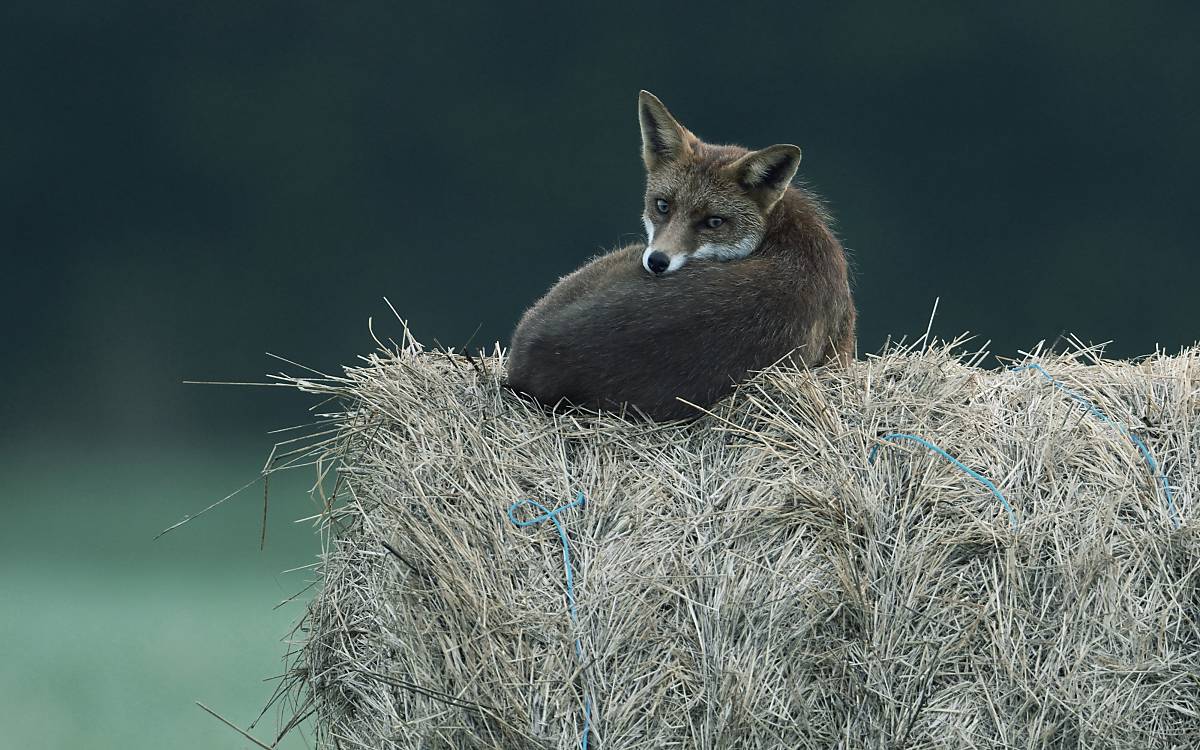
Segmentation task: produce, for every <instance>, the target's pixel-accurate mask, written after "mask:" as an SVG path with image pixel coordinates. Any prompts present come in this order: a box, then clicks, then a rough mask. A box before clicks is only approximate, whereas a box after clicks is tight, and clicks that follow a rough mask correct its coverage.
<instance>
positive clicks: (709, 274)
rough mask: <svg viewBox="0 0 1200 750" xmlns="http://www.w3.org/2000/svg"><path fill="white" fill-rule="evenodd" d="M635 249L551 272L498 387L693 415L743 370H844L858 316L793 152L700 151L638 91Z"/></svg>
mask: <svg viewBox="0 0 1200 750" xmlns="http://www.w3.org/2000/svg"><path fill="white" fill-rule="evenodd" d="M638 121H639V126H640V129H641V136H642V163H643V165H644V166H645V170H646V183H645V196H644V206H643V213H642V223H643V227H644V229H645V232H646V241H645V242H637V243H634V244H630V245H626V246H625V247H622V248H619V249H617V250H614V251H612V252H610V253H607V254H605V255H601V256H599V257H596V258H594V259H592V260H591V261H590V262H588V263H586V264H585V265H583V266H582V267H581V268H579V269H577V270H575V271H574V272H572V273H570V274H568V275H566V276H564V277H562V278H561V279H559V281H558V282H557V283H556V284H554V286H553V287H551V289H550V290H549V291H548V292H546V294H545V295H544V296H542V297H541V298H540V299H538V300H537V301H536V302H535V303H534V304H533V305H532V306H531V307H530V308H529V309H528V310H527V311H526V312H525V313H524V314H523V315H522V316H521V319H520V321H519V322H518V323H517V326H516V328H515V330H514V331H513V334H512V336H511V339H510V347H509V351H508V362H507V377H506V381H505V384H506V385H507V387H508V388H510V389H512V390H514V391H516V392H517V393H520V394H524V395H525V396H527V397H532V398H533V399H535V400H537V401H538V402H540V403H541V404H543V405H546V406H556V405H559V404H562V403H567V404H571V405H574V406H580V407H584V408H586V409H591V410H608V411H621V412H626V411H627V410H628V409H629V408H630V407H632V409H633V411H634V412H640V413H641V414H643V415H644V416H646V417H648V418H650V419H651V420H654V421H670V420H677V419H689V418H695V417H699V416H702V414H703V412H704V410H708V409H711V407H713V406H714V405H715V404H716V403H717V402H718V401H720V400H721V399H722V398H724V397H725V396H727V395H728V394H729V393H730V392H731V391H732V390H733V389H734V388H735V387H736V386H737V385H739V384H740V383H743V382H744V381H745V380H746V379H748V378H749V377H750V376H751V375H752V374H753V373H754V372H756V371H758V370H762V369H764V368H766V367H768V366H770V365H772V364H776V363H780V362H785V361H786V362H790V363H791V364H794V365H796V366H799V367H812V366H820V365H836V364H844V363H848V362H849V361H850V360H852V359H853V357H854V353H855V341H856V339H855V324H856V311H855V306H854V300H853V296H852V292H851V289H850V280H849V270H848V263H847V259H846V253H845V251H844V250H843V248H842V245H841V243H840V242H839V240H838V239H837V237H836V236H835V234H834V232H833V231H832V229H831V223H832V220H831V218H830V216H829V214H828V212H827V211H826V209H825V207H824V204H823V203H822V202H821V201H820V200H819V199H818V198H817V197H816V196H815V195H813V194H812V193H810V192H808V191H807V190H806V189H804V188H801V187H798V186H797V185H794V184H793V179H794V178H795V176H796V172H797V170H798V168H799V166H800V149H799V148H798V147H797V146H794V145H792V144H777V145H774V146H768V147H767V148H763V149H760V150H749V149H747V148H743V147H741V146H736V145H715V144H709V143H705V142H703V141H701V140H700V139H699V138H698V137H696V135H695V134H693V133H692V132H691V131H690V130H688V129H687V128H685V127H684V126H683V125H681V124H680V123H679V121H678V120H676V119H675V117H673V116H672V115H671V113H670V112H669V111H668V110H667V108H666V106H665V105H664V104H663V103H662V101H660V100H659V99H658V97H656V96H654V95H653V94H651V93H650V92H648V91H641V92H640V93H639V95H638Z"/></svg>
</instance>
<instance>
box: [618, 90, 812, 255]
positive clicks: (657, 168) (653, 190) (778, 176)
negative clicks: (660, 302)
mask: <svg viewBox="0 0 1200 750" xmlns="http://www.w3.org/2000/svg"><path fill="white" fill-rule="evenodd" d="M638 120H639V121H640V122H641V126H642V161H643V162H644V163H645V165H646V204H645V210H644V212H643V214H642V221H643V222H644V223H645V225H646V251H645V252H644V253H643V254H642V266H643V267H644V268H645V269H646V270H647V271H649V272H650V273H653V274H655V275H662V274H667V273H671V272H672V271H676V270H678V269H679V268H680V267H682V266H683V265H684V264H685V263H687V262H688V261H689V260H699V259H702V258H712V259H716V260H722V261H724V260H735V259H738V258H744V257H746V256H747V255H749V254H750V253H752V252H754V250H755V249H756V248H758V245H759V243H760V242H761V241H762V238H763V234H764V232H765V231H766V225H767V216H768V215H769V214H770V213H771V209H772V208H774V207H775V204H776V203H778V202H779V199H780V198H782V197H783V194H784V191H786V190H787V188H788V185H789V184H791V181H792V178H793V177H794V176H795V175H796V169H797V168H798V167H799V166H800V149H799V148H797V147H796V146H792V145H790V144H781V145H776V146H769V147H767V148H764V149H762V150H760V151H747V150H746V149H744V148H740V147H737V146H714V145H710V144H707V143H703V142H701V141H700V139H699V138H697V137H696V136H695V135H693V134H692V133H691V131H689V130H688V129H687V128H685V127H683V126H682V125H680V124H679V122H678V121H676V120H675V118H674V117H672V116H671V113H670V112H668V111H667V108H666V107H665V106H664V105H663V103H662V102H661V101H659V100H658V97H656V96H654V94H651V93H650V92H649V91H643V92H641V94H640V95H639V97H638Z"/></svg>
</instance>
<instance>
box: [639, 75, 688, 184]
mask: <svg viewBox="0 0 1200 750" xmlns="http://www.w3.org/2000/svg"><path fill="white" fill-rule="evenodd" d="M638 122H639V124H640V125H641V126H642V162H643V163H644V164H645V165H646V169H655V168H656V167H659V166H661V165H663V164H666V163H668V162H673V161H679V160H680V159H682V158H684V157H685V156H686V155H687V154H688V153H689V152H690V150H691V143H690V140H689V139H695V136H693V135H692V134H691V133H689V132H688V130H687V128H685V127H683V126H682V125H680V124H679V122H678V121H677V120H676V119H675V118H674V117H672V116H671V113H670V112H668V111H667V107H666V105H665V104H663V103H662V102H661V101H659V99H658V97H657V96H655V95H654V94H651V93H650V92H649V91H644V90H643V91H642V92H641V93H639V94H638Z"/></svg>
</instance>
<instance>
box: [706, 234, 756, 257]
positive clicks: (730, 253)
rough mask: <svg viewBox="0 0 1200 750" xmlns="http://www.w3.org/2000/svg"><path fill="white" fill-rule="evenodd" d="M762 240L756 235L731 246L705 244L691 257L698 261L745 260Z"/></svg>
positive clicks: (744, 238)
mask: <svg viewBox="0 0 1200 750" xmlns="http://www.w3.org/2000/svg"><path fill="white" fill-rule="evenodd" d="M761 240H762V238H761V237H759V236H758V235H754V234H752V235H749V236H748V237H743V238H742V239H741V240H739V241H737V242H735V243H733V244H732V245H716V244H713V243H705V244H703V245H701V246H700V247H699V248H698V249H697V250H696V252H694V253H692V257H693V258H695V259H697V260H700V259H703V258H714V259H716V260H737V259H738V258H745V257H746V256H747V255H749V254H750V253H752V252H754V250H755V248H757V247H758V243H759V242H760V241H761Z"/></svg>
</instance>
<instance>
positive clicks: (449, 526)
mask: <svg viewBox="0 0 1200 750" xmlns="http://www.w3.org/2000/svg"><path fill="white" fill-rule="evenodd" d="M952 352H953V347H952V345H944V346H939V347H933V346H930V347H927V348H926V349H924V350H921V351H915V350H895V351H891V352H889V353H887V354H885V355H882V356H878V357H871V358H869V359H867V360H865V361H859V362H856V363H854V364H853V365H852V366H850V367H848V368H846V369H841V370H835V369H829V370H820V371H812V372H808V371H795V370H782V369H775V370H768V371H766V372H764V373H762V374H761V375H759V376H757V377H756V378H755V379H754V380H752V381H751V382H750V383H748V384H747V385H745V386H743V387H742V388H740V389H739V390H738V391H737V392H736V393H735V395H734V396H733V397H732V398H730V399H728V400H727V401H725V402H722V403H721V404H719V405H718V406H717V407H715V408H714V410H713V411H712V412H711V413H710V414H709V415H707V416H705V417H703V418H702V419H700V420H698V421H696V422H694V423H691V424H671V425H659V424H652V423H649V422H645V421H638V420H627V419H623V418H621V417H619V416H615V415H601V416H596V415H591V414H585V413H579V412H574V413H560V414H556V415H551V414H548V413H546V412H544V411H543V410H541V409H539V408H537V407H536V406H533V405H531V404H528V403H526V402H524V401H522V400H521V399H518V398H515V397H514V396H512V395H511V394H510V393H508V392H506V391H505V390H504V389H503V388H502V387H501V384H500V383H501V374H502V372H503V356H502V354H496V355H493V356H491V357H482V358H479V357H476V358H468V357H463V356H459V355H456V354H451V353H446V352H426V351H423V350H422V349H421V348H420V347H419V346H418V345H416V344H415V343H413V342H411V341H406V345H405V346H404V347H401V348H398V349H397V350H395V351H391V352H380V353H378V354H375V355H373V356H370V357H368V358H367V359H366V361H365V364H364V366H361V367H357V368H353V369H348V370H346V372H345V374H344V375H343V376H339V377H335V378H325V379H311V378H298V379H293V380H292V382H293V384H294V385H296V386H297V387H300V388H303V389H305V390H307V391H310V392H314V393H318V394H324V395H329V396H336V397H338V398H339V399H340V403H341V404H342V407H340V408H342V411H339V412H337V413H336V414H332V415H329V416H330V418H332V419H333V420H335V422H336V425H335V427H336V432H335V433H334V437H332V438H330V439H327V440H324V441H322V442H319V443H318V444H316V445H315V446H314V447H313V448H312V449H311V450H312V453H311V454H309V455H315V456H317V457H318V458H319V462H318V463H319V467H320V470H321V472H322V475H323V476H324V475H326V474H328V473H329V471H330V470H331V469H336V472H337V477H338V479H337V482H336V491H335V492H334V494H333V495H332V496H330V497H329V498H327V499H326V503H327V505H326V513H325V529H326V532H327V544H326V547H325V552H324V555H323V557H322V559H321V563H320V567H319V580H318V586H319V588H318V591H317V593H316V595H315V596H314V598H313V600H312V602H311V604H310V606H309V609H308V612H307V615H306V617H305V619H304V622H303V623H302V625H301V631H302V632H303V637H304V640H303V642H302V643H301V644H300V646H299V648H298V649H297V651H296V652H295V655H294V663H293V664H292V675H293V678H294V679H295V680H296V689H297V690H298V691H299V693H300V698H301V700H302V706H303V708H302V711H304V712H308V711H310V710H313V711H315V715H316V728H317V738H318V742H319V744H320V745H321V746H323V747H331V748H334V747H336V748H359V747H363V748H569V747H579V746H580V745H581V741H582V740H583V732H584V724H585V717H584V712H585V710H586V711H587V713H588V716H587V723H588V725H589V726H588V735H587V741H588V743H589V744H588V747H591V748H603V749H604V750H608V749H610V748H611V749H614V750H615V749H616V748H671V747H677V748H752V749H757V748H781V747H788V748H829V747H853V748H860V747H861V748H876V747H880V748H882V747H896V748H899V747H905V748H943V747H944V748H994V747H1020V748H1025V747H1064V748H1065V747H1104V748H1149V747H1162V748H1168V747H1192V746H1194V743H1196V742H1198V741H1200V740H1198V739H1197V738H1200V570H1198V569H1200V540H1198V538H1197V534H1196V532H1195V524H1194V522H1192V521H1190V519H1191V514H1192V513H1193V512H1194V510H1195V501H1194V498H1195V497H1196V491H1197V481H1198V477H1200V472H1198V471H1197V469H1196V465H1197V456H1198V454H1200V395H1198V394H1200V351H1197V350H1190V351H1187V352H1184V353H1183V354H1181V355H1180V356H1176V357H1169V356H1154V357H1150V358H1147V359H1145V360H1143V361H1140V362H1137V363H1129V362H1113V361H1104V360H1100V359H1097V358H1096V357H1095V356H1093V355H1094V353H1093V352H1087V351H1084V352H1080V353H1076V354H1075V355H1073V356H1069V357H1068V356H1059V355H1047V356H1044V357H1040V358H1038V359H1037V360H1036V361H1037V362H1039V363H1040V364H1041V366H1042V367H1044V368H1045V371H1046V373H1049V374H1050V375H1052V376H1053V377H1054V378H1055V379H1056V380H1057V381H1058V386H1061V387H1056V385H1055V384H1054V383H1052V382H1050V381H1049V380H1048V379H1047V378H1045V377H1042V375H1041V373H1039V372H1035V371H1028V370H1024V371H1009V370H988V369H981V368H979V367H977V366H975V365H976V364H977V360H978V359H979V358H974V359H971V358H968V359H963V358H960V357H959V356H956V355H955V354H954V353H952ZM980 358H981V357H980ZM1031 361H1032V360H1031ZM1063 388H1069V389H1071V392H1068V391H1065V390H1063ZM1072 393H1073V394H1074V395H1072ZM1075 396H1078V398H1076V397H1075ZM1081 399H1086V400H1087V402H1088V403H1090V404H1091V405H1093V406H1094V408H1095V410H1096V411H1092V410H1090V409H1089V408H1087V406H1085V405H1084V404H1083V403H1081ZM1100 415H1104V416H1107V417H1108V418H1110V419H1111V420H1112V421H1111V422H1110V421H1106V420H1105V419H1104V418H1101V416H1100ZM326 429H328V427H327V428H326ZM1125 430H1128V431H1129V433H1126V432H1125ZM892 433H906V434H911V435H915V436H920V437H922V438H923V439H925V440H927V441H929V442H930V443H931V444H934V445H936V446H938V447H939V448H941V449H942V450H944V451H945V452H946V453H947V454H948V455H950V456H952V457H954V458H955V459H957V460H958V461H961V462H962V464H963V465H965V466H967V467H970V468H971V469H972V470H974V471H976V472H978V473H979V474H980V475H981V476H984V477H986V478H988V479H990V480H991V481H992V482H994V483H995V485H996V487H997V489H998V490H999V491H1000V492H1002V493H1003V496H1004V498H1005V500H1006V501H1007V502H1008V503H1009V504H1010V505H1011V508H1012V510H1013V514H1014V517H1015V520H1016V521H1017V523H1018V525H1017V526H1016V527H1015V528H1014V526H1013V524H1012V522H1011V521H1010V517H1009V515H1008V514H1007V513H1006V511H1005V509H1004V507H1003V506H1002V505H1001V503H1000V502H999V500H998V499H997V497H996V496H994V495H993V494H992V493H991V492H989V491H988V490H987V488H985V487H984V486H982V485H981V484H980V483H979V482H978V481H976V480H975V479H973V478H972V477H971V476H969V475H967V474H966V473H964V472H963V471H962V469H960V468H959V467H958V466H956V465H955V464H954V463H952V462H950V461H948V460H946V459H945V458H943V457H942V456H940V455H938V454H937V453H935V452H933V451H931V450H928V449H927V448H925V447H924V446H922V445H921V444H918V443H915V442H912V441H897V442H893V441H892V440H890V439H881V438H883V437H884V436H887V435H890V434H892ZM1129 434H1132V435H1134V436H1136V437H1138V438H1139V439H1141V440H1142V441H1144V445H1145V446H1146V448H1147V450H1148V451H1150V452H1152V454H1153V457H1154V459H1155V460H1156V462H1157V467H1158V469H1159V473H1160V475H1161V476H1158V475H1156V474H1155V473H1154V472H1152V471H1151V469H1150V467H1149V464H1148V463H1147V461H1146V459H1145V457H1144V456H1143V455H1142V454H1141V452H1140V451H1139V449H1138V447H1137V446H1136V445H1135V444H1134V442H1133V441H1132V440H1131V439H1130V438H1129ZM873 447H876V448H877V452H876V455H875V456H874V458H873V460H869V457H870V454H871V452H872V448H873ZM1162 477H1166V479H1167V481H1168V482H1169V485H1167V486H1164V484H1163V482H1162ZM328 484H329V483H328V482H327V483H326V486H328ZM581 491H582V492H583V493H584V494H585V495H586V504H585V505H584V506H583V507H574V508H569V509H567V510H564V511H562V512H561V513H560V514H559V515H558V518H559V520H560V521H561V522H562V523H563V525H564V528H565V533H566V535H567V537H568V539H569V545H570V555H571V571H572V572H573V593H574V596H575V599H576V608H577V623H576V622H575V621H573V619H572V617H571V614H570V612H569V608H568V601H567V594H568V592H567V588H566V587H567V581H566V577H565V575H564V566H563V543H562V540H561V539H560V537H559V534H558V532H557V531H556V530H555V528H554V527H553V524H551V523H549V522H546V523H542V524H538V525H532V526H529V527H526V528H521V527H518V526H516V525H514V524H513V523H512V522H511V521H510V520H509V517H508V511H509V508H510V506H511V505H512V504H513V503H514V502H516V501H518V500H521V499H523V498H533V499H536V500H538V501H539V502H541V503H542V504H544V505H546V506H547V507H551V508H553V507H555V506H561V505H565V504H569V503H570V502H571V501H572V500H573V499H574V498H576V496H577V493H579V492H581ZM1168 493H1169V497H1168ZM1168 500H1169V501H1170V504H1169V503H1168ZM515 512H516V513H518V514H519V513H523V512H525V509H518V510H517V511H515ZM1177 522H1179V523H1178V526H1177ZM576 639H578V642H579V652H578V653H577V652H576V647H575V642H576Z"/></svg>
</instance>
